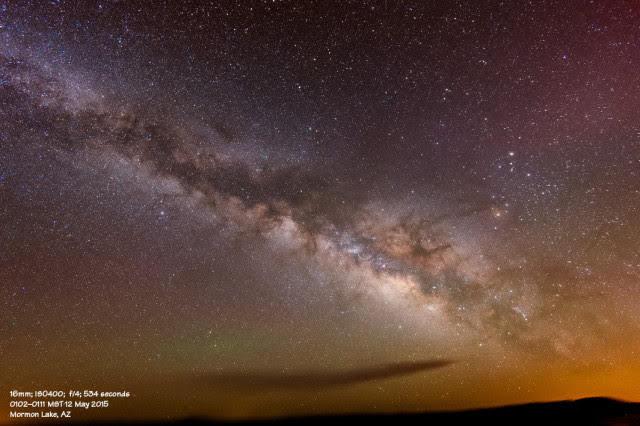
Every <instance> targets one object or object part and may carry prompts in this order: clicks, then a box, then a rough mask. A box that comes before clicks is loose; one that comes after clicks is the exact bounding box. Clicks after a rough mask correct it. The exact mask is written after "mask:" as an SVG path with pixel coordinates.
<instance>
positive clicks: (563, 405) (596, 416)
mask: <svg viewBox="0 0 640 426" xmlns="http://www.w3.org/2000/svg"><path fill="white" fill-rule="evenodd" d="M46 424H47V425H49V426H51V425H52V423H50V422H48V423H46ZM64 424H65V425H67V426H68V425H77V426H78V425H84V424H91V425H98V426H107V425H122V424H134V425H138V426H154V425H158V426H159V425H176V426H182V425H199V426H209V425H211V426H214V425H236V426H242V425H249V424H258V425H265V426H280V425H283V426H288V425H294V424H305V425H332V426H333V425H354V424H365V425H377V424H385V425H394V426H395V425H416V426H418V425H420V426H431V425H543V426H551V425H568V426H573V425H576V426H578V425H598V426H600V425H602V426H604V425H606V426H614V425H615V426H632V425H638V426H640V403H630V402H624V401H619V400H615V399H609V398H585V399H578V400H575V401H556V402H541V403H530V404H523V405H510V406H505V407H497V408H483V409H473V410H464V411H439V412H427V413H415V414H350V415H326V416H308V417H291V418H281V419H269V420H262V419H261V420H248V421H238V422H232V421H218V420H210V419H203V418H188V419H184V420H175V421H167V422H161V421H158V422H153V421H152V422H133V423H127V422H91V423H78V422H69V423H64Z"/></svg>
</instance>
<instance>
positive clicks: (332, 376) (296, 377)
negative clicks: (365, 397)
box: [196, 359, 454, 390]
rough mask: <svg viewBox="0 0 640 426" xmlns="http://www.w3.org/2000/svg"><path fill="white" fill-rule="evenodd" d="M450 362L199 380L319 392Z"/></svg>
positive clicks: (231, 385) (226, 375) (201, 380)
mask: <svg viewBox="0 0 640 426" xmlns="http://www.w3.org/2000/svg"><path fill="white" fill-rule="evenodd" d="M453 363H454V361H451V360H440V359H438V360H428V361H418V362H400V363H394V364H385V365H379V366H375V367H369V368H362V369H356V370H348V371H340V372H325V371H302V372H299V373H268V372H238V373H211V374H206V375H203V376H200V377H198V378H197V379H196V381H198V382H199V383H204V384H207V385H209V386H215V387H227V388H241V389H243V390H244V389H251V388H253V389H265V388H279V389H299V390H305V389H317V388H325V387H334V386H348V385H355V384H359V383H364V382H371V381H374V380H383V379H391V378H395V377H401V376H406V375H409V374H413V373H420V372H423V371H429V370H435V369H438V368H443V367H446V366H448V365H451V364H453Z"/></svg>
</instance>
